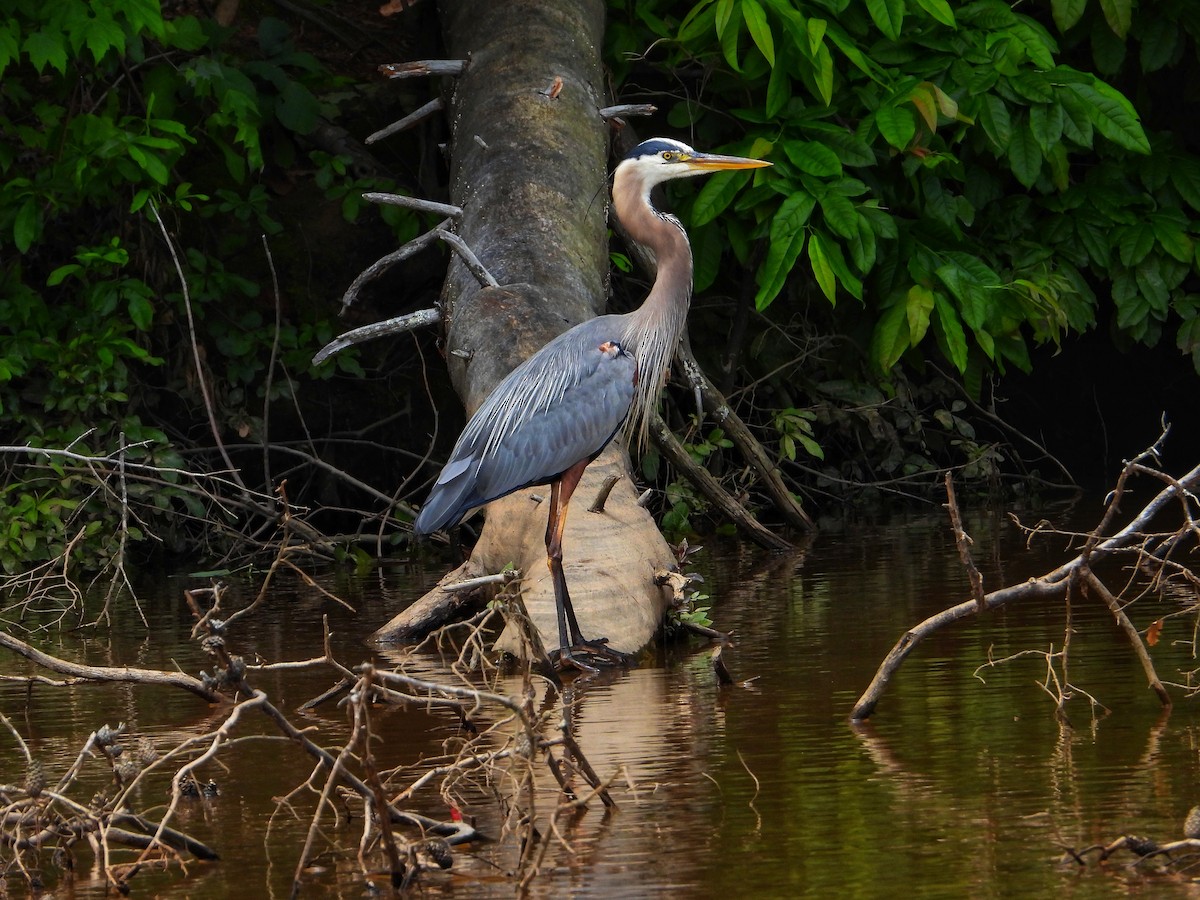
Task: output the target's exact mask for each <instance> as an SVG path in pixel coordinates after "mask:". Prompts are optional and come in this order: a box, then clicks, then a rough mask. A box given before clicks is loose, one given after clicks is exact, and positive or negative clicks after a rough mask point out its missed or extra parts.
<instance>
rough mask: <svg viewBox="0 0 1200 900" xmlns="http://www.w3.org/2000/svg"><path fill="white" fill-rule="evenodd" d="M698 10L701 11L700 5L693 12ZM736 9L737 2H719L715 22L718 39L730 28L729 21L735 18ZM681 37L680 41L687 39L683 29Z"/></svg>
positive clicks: (725, 0)
mask: <svg viewBox="0 0 1200 900" xmlns="http://www.w3.org/2000/svg"><path fill="white" fill-rule="evenodd" d="M698 9H700V4H697V5H696V7H695V8H694V9H693V10H692V12H695V11H696V10H698ZM736 9H737V0H717V7H716V17H715V18H714V20H713V27H714V28H715V29H716V31H717V37H718V38H721V37H724V36H725V29H726V28H728V27H729V20H730V19H732V18H733V13H734V10H736ZM689 15H691V13H689ZM686 25H687V22H686V21H685V22H684V27H686ZM679 37H680V40H684V39H685V38H684V36H683V30H682V29H681V30H680V35H679Z"/></svg>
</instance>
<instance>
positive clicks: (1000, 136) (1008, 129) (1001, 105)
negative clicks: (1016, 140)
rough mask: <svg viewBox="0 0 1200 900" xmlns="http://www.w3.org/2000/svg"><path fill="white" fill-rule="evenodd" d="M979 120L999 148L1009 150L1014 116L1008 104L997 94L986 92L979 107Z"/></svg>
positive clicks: (985, 132)
mask: <svg viewBox="0 0 1200 900" xmlns="http://www.w3.org/2000/svg"><path fill="white" fill-rule="evenodd" d="M979 121H980V123H981V124H982V125H983V132H984V134H986V135H987V136H988V138H989V139H991V142H992V143H993V144H995V145H996V148H997V149H999V150H1007V149H1008V144H1009V142H1010V141H1011V140H1012V118H1011V116H1009V113H1008V104H1006V103H1005V102H1004V101H1003V100H1001V99H1000V98H999V97H997V96H996V95H995V94H985V95H984V97H983V104H982V105H981V106H980V108H979Z"/></svg>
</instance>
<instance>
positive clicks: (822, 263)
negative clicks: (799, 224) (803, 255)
mask: <svg viewBox="0 0 1200 900" xmlns="http://www.w3.org/2000/svg"><path fill="white" fill-rule="evenodd" d="M808 261H809V262H810V263H812V270H813V276H814V277H815V278H816V279H817V285H818V286H819V287H820V288H821V293H822V294H824V295H825V297H826V298H827V299H828V300H829V305H830V306H834V305H836V304H837V278H835V277H834V274H833V266H831V265H830V264H829V256H828V254H827V253H826V241H825V238H824V237H823V236H822V235H821V233H820V232H819V231H817V232H813V236H812V238H811V239H810V240H809V242H808Z"/></svg>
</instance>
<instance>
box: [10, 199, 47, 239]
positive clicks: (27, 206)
mask: <svg viewBox="0 0 1200 900" xmlns="http://www.w3.org/2000/svg"><path fill="white" fill-rule="evenodd" d="M41 230H42V228H41V214H40V213H39V211H38V206H37V203H36V201H35V200H34V199H33V198H32V197H30V198H29V199H27V200H26V201H25V202H24V203H23V204H22V205H21V208H20V209H19V210H18V211H17V217H16V219H14V220H13V243H14V244H15V245H16V247H17V252H18V253H28V252H29V248H30V247H32V246H33V242H34V241H35V240H37V238H38V234H39V232H40V231H41Z"/></svg>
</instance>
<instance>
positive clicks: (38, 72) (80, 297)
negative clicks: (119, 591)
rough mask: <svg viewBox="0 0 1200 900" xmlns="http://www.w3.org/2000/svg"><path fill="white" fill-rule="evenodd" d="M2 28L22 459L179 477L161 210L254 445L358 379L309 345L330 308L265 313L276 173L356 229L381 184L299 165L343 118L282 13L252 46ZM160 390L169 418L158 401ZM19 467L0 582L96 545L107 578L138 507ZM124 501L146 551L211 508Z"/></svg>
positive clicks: (225, 412) (172, 298)
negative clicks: (312, 401) (26, 449)
mask: <svg viewBox="0 0 1200 900" xmlns="http://www.w3.org/2000/svg"><path fill="white" fill-rule="evenodd" d="M4 13H5V14H4V15H3V16H0V308H2V309H3V310H4V315H3V316H2V317H0V431H2V432H3V433H4V435H5V441H4V443H10V444H27V445H30V446H36V447H48V448H53V447H60V448H61V447H67V446H70V447H71V449H72V451H73V452H76V453H78V454H80V455H82V456H89V455H96V456H105V455H109V454H112V453H116V452H118V450H120V452H121V453H123V454H124V457H125V458H126V459H127V460H139V461H141V462H142V463H144V464H146V465H168V466H173V465H177V464H178V463H179V462H180V457H179V454H178V452H177V449H176V447H174V446H173V445H172V443H171V441H169V440H168V438H167V436H166V430H165V429H164V428H163V427H159V426H160V424H166V423H165V422H163V421H161V420H162V419H164V418H170V417H171V416H179V415H180V414H182V415H183V416H185V417H186V416H187V415H188V414H189V411H190V410H189V407H191V404H192V403H194V402H198V384H197V381H196V378H195V372H194V365H193V362H192V358H191V354H190V352H180V348H181V347H186V344H187V342H188V341H189V340H190V333H189V332H188V331H187V330H186V329H185V327H184V323H186V322H187V321H188V318H189V310H187V309H185V307H184V302H183V293H182V291H181V286H180V284H179V281H178V277H177V275H176V273H175V269H174V265H173V264H172V260H171V258H170V255H169V254H168V253H167V251H166V248H165V247H164V246H163V243H162V239H161V235H160V234H159V231H158V226H157V221H156V219H155V217H154V213H152V212H151V209H152V208H153V209H154V210H155V211H156V212H157V214H158V215H161V216H162V218H163V220H164V221H165V222H167V223H168V227H169V230H170V231H171V233H172V235H173V237H174V238H175V240H176V241H177V242H178V243H179V244H180V245H182V246H181V248H180V255H181V263H182V265H183V270H184V275H185V277H186V279H187V283H188V287H189V292H190V299H191V310H190V315H191V316H192V317H193V318H194V321H195V323H196V329H197V339H198V342H199V344H200V353H201V355H202V356H203V357H204V358H205V359H206V361H207V364H208V367H209V370H210V374H211V384H212V385H213V393H214V394H215V397H216V405H217V406H218V413H219V414H220V418H221V420H222V421H221V422H220V424H221V425H222V426H223V427H225V428H227V429H228V430H229V431H230V433H236V434H238V435H241V436H249V435H251V434H256V433H257V432H258V430H259V425H260V421H259V420H260V418H261V410H262V406H263V402H264V401H268V400H271V399H276V398H279V397H281V396H285V395H290V393H291V391H292V386H293V385H294V383H295V381H294V377H295V376H300V375H311V376H313V377H317V378H324V379H327V378H330V377H331V376H332V375H333V374H335V373H337V372H339V371H342V372H346V371H349V372H361V369H360V368H359V367H358V363H357V362H356V360H355V357H354V355H353V354H352V353H351V354H342V355H340V356H339V357H338V359H337V365H335V366H328V367H325V368H323V369H321V370H317V371H315V372H314V371H313V370H312V368H311V364H310V359H311V356H312V353H313V350H314V349H315V348H317V347H320V346H321V345H322V344H323V343H325V342H326V341H328V340H329V339H330V338H332V337H333V335H334V333H335V329H336V328H337V325H336V320H335V319H334V318H333V316H334V314H335V312H336V309H335V308H334V307H333V305H332V304H328V305H326V306H325V307H324V308H323V309H320V310H316V311H310V310H308V309H307V308H305V309H302V310H299V311H297V312H296V313H295V314H289V315H287V316H281V317H280V319H279V321H278V322H277V321H276V315H275V313H274V310H273V309H272V305H273V302H274V298H273V297H272V298H270V299H267V300H265V301H259V299H258V298H259V297H260V295H261V294H263V293H264V292H263V291H262V289H261V288H260V284H262V282H263V281H264V272H263V269H264V264H263V262H262V260H263V253H262V245H261V242H260V236H261V235H262V234H264V233H265V234H268V235H275V234H279V233H280V232H281V231H282V230H283V225H282V221H283V219H282V216H281V214H280V211H279V198H278V197H277V196H275V195H274V194H272V192H271V191H270V190H268V186H267V182H266V180H265V179H264V175H265V174H266V173H267V172H268V171H269V170H273V171H276V172H281V171H292V170H295V169H298V168H301V167H303V168H304V169H307V170H310V171H312V172H313V173H314V174H313V175H312V177H313V180H314V181H315V183H316V185H317V189H318V191H319V192H320V193H321V194H324V196H325V197H326V198H327V199H329V200H333V201H335V202H340V203H341V204H342V208H343V214H344V216H345V217H346V218H347V219H349V220H353V219H354V218H356V217H358V216H359V215H360V214H361V212H362V205H361V199H360V196H359V195H360V194H361V192H362V190H363V189H364V188H376V187H379V185H377V184H375V183H373V182H371V181H368V180H364V179H352V178H349V177H347V173H346V161H345V160H344V159H342V158H340V157H336V156H331V155H329V154H322V153H319V152H317V151H312V152H311V153H309V152H307V151H304V150H302V149H301V144H300V143H298V141H297V138H298V137H300V136H303V135H306V134H308V133H309V132H311V131H312V130H313V129H314V128H315V127H316V125H317V124H318V122H319V120H320V117H321V116H323V115H332V114H333V113H334V112H335V110H334V108H333V107H332V105H330V104H329V103H326V102H323V101H322V100H321V99H319V96H320V92H322V91H329V90H330V88H331V87H332V86H334V85H335V84H336V81H335V79H334V78H333V76H331V75H330V74H329V73H328V72H326V71H325V70H324V69H323V67H322V66H321V65H320V63H319V62H318V61H317V60H316V59H315V58H314V57H313V56H312V55H311V54H309V53H307V52H303V51H302V50H299V49H297V47H296V46H295V43H294V39H293V37H294V36H293V33H292V31H291V30H290V28H289V26H288V25H287V24H285V23H284V22H282V21H281V20H279V19H275V18H271V17H266V18H263V19H262V20H261V21H260V22H259V23H258V26H257V29H256V31H254V32H253V33H252V34H251V33H248V32H246V31H244V30H226V29H222V28H220V27H218V26H216V25H215V24H213V23H211V22H207V21H203V22H202V21H201V20H199V19H197V18H195V17H192V16H188V15H180V16H178V17H176V18H173V19H167V18H164V17H163V14H162V11H161V9H160V7H159V4H158V2H157V0H120V2H116V3H110V4H96V3H91V2H87V0H60V2H55V3H36V2H32V0H9V2H7V3H6V4H5V11H4ZM382 218H383V219H384V221H385V222H386V223H387V224H389V225H391V226H393V227H394V228H395V230H396V232H397V234H398V235H405V234H407V235H411V234H412V233H413V232H414V231H415V225H416V220H415V218H414V217H413V215H412V214H411V213H408V212H406V211H404V210H399V209H394V208H392V209H388V210H386V211H385V212H383V213H382ZM272 361H274V363H275V366H276V369H274V370H273V369H271V365H270V364H271V362H272ZM279 369H282V370H284V371H285V372H286V373H288V374H289V375H290V376H292V377H282V376H278V370H279ZM275 376H278V377H275ZM160 391H165V392H166V394H167V395H168V396H169V397H170V398H171V402H170V403H167V404H163V403H160V402H159V392H160ZM179 398H182V399H183V400H184V405H183V406H181V405H180V403H179ZM251 401H253V402H251ZM164 413H165V414H166V415H165V416H164ZM184 428H186V422H185V423H184ZM174 430H175V431H176V434H178V433H180V431H182V430H184V429H174ZM176 440H178V438H176ZM122 448H123V449H122ZM4 462H5V464H6V467H5V468H4V469H3V470H0V471H2V473H3V477H2V478H0V493H2V494H3V495H4V497H5V501H6V502H5V503H4V505H3V507H2V510H3V511H2V512H0V566H2V567H3V568H5V569H6V570H9V571H11V570H13V569H14V568H18V567H23V566H28V565H30V564H32V563H34V562H37V561H39V560H42V559H48V558H51V557H53V556H56V555H58V554H60V553H62V551H63V549H64V547H65V546H66V543H67V542H68V541H70V540H72V539H73V538H75V537H76V536H77V535H79V534H81V533H82V534H83V535H84V536H85V537H86V538H87V541H86V542H85V546H84V547H83V548H81V549H79V550H78V551H77V552H75V553H74V555H73V559H75V560H76V561H79V562H86V564H87V565H89V566H91V565H97V564H102V563H103V561H104V559H105V558H107V556H108V555H109V554H111V553H113V552H115V550H114V547H115V544H113V543H112V541H113V540H114V535H116V533H117V531H118V529H117V528H116V526H115V522H116V521H117V517H118V516H119V515H121V514H122V513H121V504H120V503H117V502H114V501H113V498H112V496H111V492H110V491H107V490H99V491H98V490H97V487H96V484H97V482H96V478H98V477H101V475H100V474H98V473H92V472H88V471H87V469H86V467H80V466H75V467H74V468H72V467H71V466H70V465H66V464H64V463H58V464H55V465H57V468H56V469H51V470H47V469H46V468H45V467H44V466H43V464H42V461H41V460H38V461H37V465H36V466H27V465H26V463H27V462H28V460H27V459H21V458H17V457H13V458H5V459H4ZM164 477H165V476H164ZM125 499H126V501H127V502H128V504H134V505H136V506H137V508H138V509H139V513H138V515H140V516H142V517H143V519H142V520H140V521H138V522H136V523H133V524H132V525H130V524H128V523H126V527H125V528H124V530H123V532H122V534H123V539H127V540H128V541H129V542H130V543H131V544H136V543H137V542H138V541H141V540H143V539H148V538H149V535H150V534H151V533H153V534H155V535H156V536H158V537H159V538H160V539H163V540H167V541H168V542H169V541H170V539H171V535H172V534H173V533H174V532H175V531H176V517H178V514H179V513H180V512H181V511H183V512H186V513H188V514H191V515H200V514H201V513H202V512H203V510H202V509H201V508H199V507H198V506H197V505H196V500H195V498H194V497H192V496H191V495H189V494H187V493H186V492H177V491H173V490H163V489H161V485H160V486H159V487H158V488H156V489H151V488H150V487H149V486H148V484H147V483H145V482H141V483H130V484H129V485H127V487H126V495H125ZM160 516H161V517H162V518H156V517H160ZM147 526H148V527H147Z"/></svg>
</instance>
